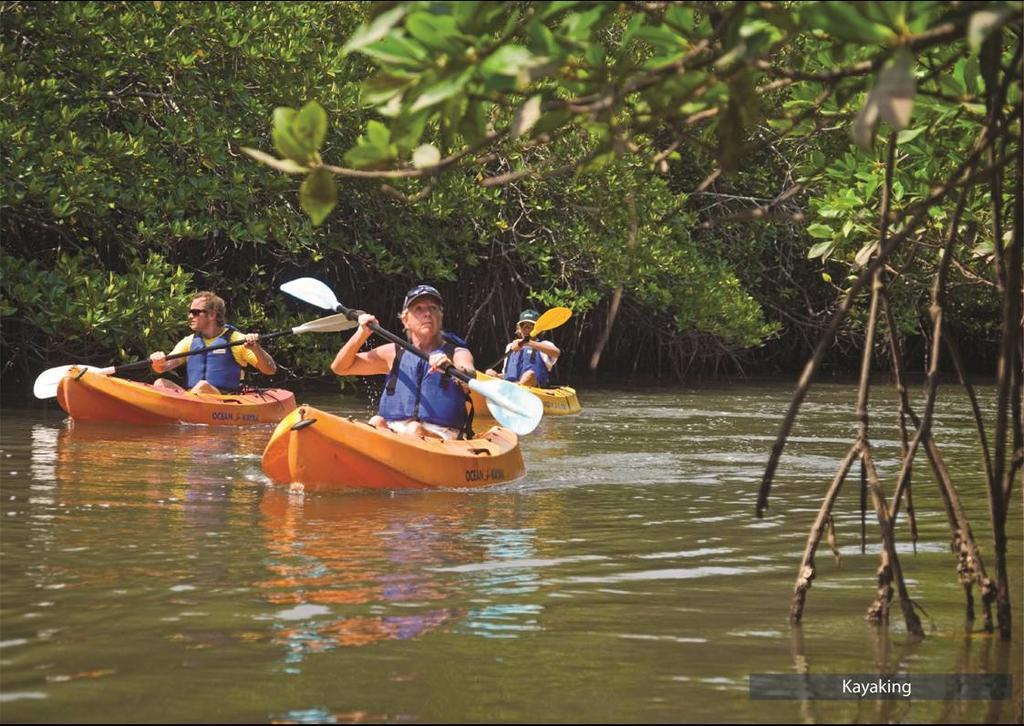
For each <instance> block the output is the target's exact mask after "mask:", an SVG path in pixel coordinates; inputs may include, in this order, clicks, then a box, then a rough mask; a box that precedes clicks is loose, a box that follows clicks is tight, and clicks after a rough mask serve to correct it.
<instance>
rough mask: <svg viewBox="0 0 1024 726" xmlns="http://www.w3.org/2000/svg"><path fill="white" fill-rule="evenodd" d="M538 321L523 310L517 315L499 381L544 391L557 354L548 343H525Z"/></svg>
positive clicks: (558, 351)
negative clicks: (517, 318) (512, 336)
mask: <svg viewBox="0 0 1024 726" xmlns="http://www.w3.org/2000/svg"><path fill="white" fill-rule="evenodd" d="M539 317H540V313H538V312H537V311H536V310H524V311H523V312H521V313H519V322H518V323H517V324H516V339H515V340H513V341H512V342H511V343H509V344H508V345H507V346H505V354H506V358H505V368H504V374H503V377H504V378H505V380H506V381H512V382H513V383H521V384H523V385H524V386H533V387H535V388H545V387H547V385H548V383H549V382H550V380H551V369H552V368H553V367H554V365H555V361H557V360H558V356H559V354H560V353H561V351H560V350H559V349H558V346H556V345H555V344H554V343H552V342H551V341H550V340H533V339H530V340H527V336H529V335H530V333H531V332H533V326H534V324H535V323H536V322H537V318H539ZM524 341H525V342H524ZM487 375H490V376H497V375H499V373H498V372H497V371H494V370H488V371H487Z"/></svg>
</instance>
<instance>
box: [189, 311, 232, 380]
mask: <svg viewBox="0 0 1024 726" xmlns="http://www.w3.org/2000/svg"><path fill="white" fill-rule="evenodd" d="M235 330H237V328H234V327H232V326H230V325H225V326H224V330H223V331H222V332H221V334H220V335H218V336H217V337H216V338H215V339H213V340H212V341H210V345H220V344H222V343H230V342H231V340H230V338H231V333H232V332H233V331H235ZM205 347H206V343H205V341H203V336H202V335H201V334H200V333H195V334H194V335H193V336H192V345H191V346H190V347H189V350H199V349H200V348H205ZM199 381H206V382H207V383H210V384H211V385H214V386H216V387H217V388H218V389H219V390H220V391H221V392H222V393H234V392H235V391H238V390H239V389H240V388H241V387H242V366H240V365H238V361H236V360H235V356H234V354H233V353H232V352H231V348H221V349H220V350H211V351H210V352H208V353H198V354H196V355H191V356H189V357H188V387H189V388H192V386H194V385H196V384H197V383H199Z"/></svg>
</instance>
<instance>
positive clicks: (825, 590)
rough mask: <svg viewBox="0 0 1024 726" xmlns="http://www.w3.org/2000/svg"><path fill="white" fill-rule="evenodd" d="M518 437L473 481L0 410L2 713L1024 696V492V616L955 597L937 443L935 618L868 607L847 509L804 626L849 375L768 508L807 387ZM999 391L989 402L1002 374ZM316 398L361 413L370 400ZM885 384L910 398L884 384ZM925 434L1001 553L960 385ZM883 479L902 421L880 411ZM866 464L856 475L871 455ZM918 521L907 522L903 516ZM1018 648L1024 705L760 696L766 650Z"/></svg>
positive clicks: (976, 523) (921, 499) (852, 493)
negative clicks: (416, 477) (753, 680)
mask: <svg viewBox="0 0 1024 726" xmlns="http://www.w3.org/2000/svg"><path fill="white" fill-rule="evenodd" d="M580 393H581V400H582V402H583V405H584V411H583V413H582V414H580V415H578V416H573V417H563V418H554V417H553V418H550V419H547V420H545V421H544V422H543V423H542V425H541V427H540V428H539V429H538V431H537V432H535V433H534V434H532V435H531V436H529V437H526V438H524V439H523V443H522V445H523V453H524V458H525V460H526V465H527V470H528V474H527V477H526V478H525V479H523V480H521V481H519V482H516V483H515V484H512V485H508V486H505V487H502V488H498V489H490V490H483V491H471V492H469V491H447V492H428V493H399V494H393V495H390V494H386V493H385V494H363V493H350V494H331V495H311V494H306V495H304V496H303V495H294V494H292V495H290V494H289V493H288V491H287V489H286V488H282V487H274V486H270V484H269V482H268V480H267V478H266V477H265V476H264V475H263V473H262V472H261V470H260V454H261V452H262V448H263V446H264V444H265V443H266V440H267V438H268V437H269V433H270V432H269V430H267V429H250V430H238V429H221V428H203V427H167V428H149V429H147V428H144V427H117V426H101V425H91V426H89V425H85V424H81V425H76V426H69V425H68V424H67V423H65V421H64V416H63V413H62V412H61V411H60V410H59V409H57V408H55V407H53V406H49V407H36V408H12V407H6V408H4V409H3V411H2V426H0V450H2V451H0V476H2V479H0V501H2V508H0V556H2V557H0V568H2V573H0V574H2V578H0V582H2V585H0V720H3V721H5V722H15V721H17V722H36V723H52V722H68V721H75V722H81V721H102V722H136V721H141V722H195V721H214V722H217V721H232V722H239V721H243V722H245V721H250V722H268V721H279V722H281V721H283V722H350V721H448V722H451V721H459V722H465V721H524V722H549V721H550V722H577V721H580V722H593V721H617V722H638V723H646V722H696V721H701V722H709V721H710V722H797V721H804V722H816V721H858V722H934V721H962V722H972V723H988V722H1013V721H1015V720H1019V719H1020V717H1021V711H1020V708H1021V707H1020V702H1021V683H1022V681H1024V677H1022V672H1024V668H1022V652H1024V649H1022V647H1021V645H1022V643H1021V640H1022V639H1021V621H1020V617H1019V616H1020V612H1021V609H1022V608H1024V597H1021V594H1020V593H1021V583H1022V581H1024V572H1022V570H1024V565H1022V544H1021V529H1022V527H1021V511H1022V507H1021V499H1020V492H1021V487H1020V486H1019V485H1018V486H1017V488H1016V491H1015V495H1014V501H1013V504H1012V505H1011V512H1012V513H1013V514H1012V517H1011V525H1010V531H1011V542H1010V545H1011V560H1010V572H1011V578H1012V586H1013V588H1014V589H1013V593H1014V603H1013V604H1014V609H1015V622H1014V641H1013V642H1012V643H1009V644H1005V643H1002V642H1000V641H999V640H998V639H997V638H994V637H992V636H990V635H988V634H986V633H984V632H981V631H980V621H979V622H976V623H974V625H973V626H970V625H969V624H966V623H965V622H964V598H963V594H962V591H961V589H960V586H959V585H958V584H957V581H956V577H955V564H954V561H953V558H952V557H951V555H950V554H949V552H948V549H949V547H948V540H949V536H948V527H947V525H946V518H945V514H944V513H943V512H942V510H941V507H940V501H939V498H938V495H937V491H936V489H935V486H934V484H933V483H932V479H931V475H930V472H928V471H927V469H926V468H925V464H924V462H925V459H924V458H921V459H919V460H920V461H921V462H922V463H921V466H919V467H918V470H917V471H915V490H914V497H915V506H916V509H917V515H918V526H919V529H920V532H921V534H920V540H919V541H918V543H917V545H916V552H915V551H914V547H913V546H912V545H911V544H910V543H909V542H908V541H907V531H906V527H905V526H903V525H901V527H900V531H899V537H900V539H901V542H900V550H899V551H900V555H901V561H902V563H903V568H904V572H905V573H906V576H907V578H908V583H909V587H910V590H911V593H912V595H913V597H914V598H915V599H916V600H917V602H918V603H919V604H920V605H921V606H922V607H923V608H924V610H925V611H926V612H927V616H925V617H924V624H925V627H926V629H927V637H926V638H925V640H924V641H922V642H917V643H915V642H912V641H911V640H910V639H908V638H907V637H906V634H905V632H904V628H903V624H902V621H901V618H900V615H899V609H898V607H895V608H894V612H893V618H892V623H891V624H890V627H889V628H888V629H878V628H876V627H874V626H871V625H869V624H867V623H866V622H865V621H864V619H863V616H864V612H865V610H866V608H867V607H868V605H869V604H870V603H871V601H872V599H873V597H874V571H875V568H876V567H877V551H878V547H877V544H876V540H877V537H876V531H877V528H876V527H872V526H871V519H870V517H869V520H868V532H869V543H868V554H861V549H860V539H859V533H860V517H859V513H858V511H857V510H858V505H859V492H858V488H857V477H856V476H854V477H853V478H851V480H850V482H849V484H848V486H847V487H846V489H845V490H844V492H843V493H842V494H841V496H840V499H839V503H838V506H837V531H838V537H839V546H840V549H841V553H842V561H841V564H839V565H837V564H836V563H835V561H834V560H833V558H832V556H831V555H830V554H828V553H827V550H823V551H822V552H821V553H820V554H819V556H818V567H819V574H818V579H817V580H816V581H815V583H814V587H813V588H812V589H811V591H810V593H809V596H808V600H807V607H806V610H805V621H804V624H803V626H802V627H801V628H799V629H792V628H790V627H789V625H788V623H787V615H788V611H789V603H790V595H791V591H792V587H793V582H794V579H795V576H796V568H797V565H798V563H799V560H800V556H801V553H802V551H803V547H804V543H805V541H806V537H807V531H808V528H809V526H810V524H811V522H812V521H813V519H814V516H815V514H816V512H817V508H818V504H819V502H820V498H821V496H822V494H823V493H824V491H825V489H826V488H827V486H828V483H829V481H830V480H831V478H832V476H833V475H834V473H835V469H836V467H837V465H838V463H839V459H840V458H841V457H842V455H843V454H844V453H845V452H846V449H847V447H848V445H849V441H850V437H851V435H852V434H853V433H854V432H855V430H856V423H855V421H854V420H853V415H852V401H853V399H854V394H855V392H854V390H853V388H852V387H849V386H844V385H822V386H818V387H816V388H815V389H813V392H812V395H811V396H810V398H809V399H808V402H807V403H806V404H805V406H804V409H803V412H802V414H801V417H800V419H799V421H798V426H797V428H796V431H795V432H794V437H793V439H792V441H791V443H790V445H789V446H788V447H787V449H786V455H785V457H784V458H783V461H782V464H781V466H780V469H779V473H778V476H777V478H776V483H775V486H774V489H773V492H772V499H771V509H770V511H769V513H768V515H767V516H766V517H765V518H764V519H760V520H759V519H756V518H755V517H754V515H753V511H754V503H755V501H756V496H757V489H758V486H759V483H760V477H761V474H762V472H763V467H764V464H765V461H766V460H767V455H768V451H769V449H770V446H771V442H772V440H773V438H774V436H775V433H776V431H777V428H778V426H779V422H780V420H781V416H782V415H783V412H784V410H785V405H786V403H787V401H788V397H789V395H790V393H791V386H790V385H789V384H782V385H762V384H744V385H738V386H735V387H717V388H707V389H703V390H686V389H669V388H664V389H642V390H614V389H601V390H593V391H588V390H581V392H580ZM983 394H987V395H986V396H985V398H984V400H983V404H984V406H985V408H986V411H988V412H989V414H988V415H989V420H990V421H991V420H992V417H991V410H992V408H993V405H992V401H991V392H990V391H986V392H983ZM304 400H306V401H308V402H309V403H312V404H314V405H316V406H319V407H321V408H325V409H327V410H332V411H337V412H344V413H348V414H353V415H360V416H364V415H365V413H366V412H365V407H364V405H363V404H362V403H361V402H358V401H353V400H351V399H346V400H342V399H338V398H336V397H329V396H306V397H304ZM875 400H877V401H878V402H879V403H881V404H882V405H883V407H885V408H881V409H879V410H886V411H892V410H893V407H892V406H891V405H890V404H891V394H889V393H888V392H882V391H879V392H878V393H876V394H875ZM936 417H937V424H936V428H935V431H936V437H937V439H938V441H939V442H940V444H941V445H942V446H943V452H944V455H945V457H946V459H947V463H948V465H949V467H950V470H951V472H952V475H953V479H954V481H955V483H956V484H957V486H958V489H959V491H960V492H961V495H962V497H963V499H964V501H965V504H966V506H967V509H968V514H969V515H970V517H971V522H972V525H973V528H974V531H975V533H976V535H977V536H978V539H979V543H980V545H981V547H982V550H983V554H984V555H985V557H986V559H985V564H986V565H987V566H988V568H989V572H990V574H992V573H993V572H994V564H993V562H992V558H991V547H992V545H991V532H990V527H989V525H988V504H987V498H986V494H985V487H984V481H983V478H982V473H981V472H982V465H981V459H980V457H979V454H978V453H977V446H976V441H977V439H976V434H975V433H974V430H973V427H972V422H971V419H970V416H969V409H968V407H967V403H966V400H965V399H964V398H963V397H962V396H961V395H960V394H959V393H958V392H957V391H955V390H952V389H951V390H949V391H948V392H946V393H945V395H944V397H943V398H942V399H941V401H940V405H939V407H938V411H937V414H936ZM875 447H876V448H875V452H876V457H877V459H878V460H879V464H880V470H881V475H882V476H883V478H884V479H885V481H886V483H887V484H888V485H889V486H890V487H891V484H892V479H893V477H894V475H895V473H896V471H897V467H898V463H897V460H896V456H897V455H898V453H899V443H898V433H897V431H896V430H895V429H894V428H893V422H892V421H890V420H885V421H883V420H879V421H878V423H877V425H876V429H875ZM855 474H856V470H855ZM904 524H905V523H904ZM802 672H809V673H812V674H824V673H840V674H842V673H850V674H853V673H893V672H908V673H938V674H950V673H961V672H966V673H1009V674H1011V675H1012V677H1013V680H1014V688H1015V693H1014V698H1013V699H1011V700H1008V701H994V702H983V701H912V702H905V701H904V702H899V701H897V702H894V701H875V700H865V701H863V702H849V701H834V700H828V701H805V702H801V701H752V700H751V699H750V698H749V694H748V679H749V676H750V674H752V673H802Z"/></svg>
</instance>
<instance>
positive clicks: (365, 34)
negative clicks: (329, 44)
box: [341, 5, 408, 55]
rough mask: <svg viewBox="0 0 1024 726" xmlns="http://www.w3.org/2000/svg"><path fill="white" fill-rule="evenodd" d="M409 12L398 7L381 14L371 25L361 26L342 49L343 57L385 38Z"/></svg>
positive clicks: (404, 7)
mask: <svg viewBox="0 0 1024 726" xmlns="http://www.w3.org/2000/svg"><path fill="white" fill-rule="evenodd" d="M407 11H408V8H407V7H406V6H404V5H398V6H396V7H394V8H392V9H390V10H388V11H387V12H385V13H381V14H380V15H378V16H377V17H376V18H374V19H373V20H372V21H371V22H370V23H364V24H363V25H360V26H359V27H358V28H356V32H354V33H353V34H352V37H351V38H349V40H348V42H347V43H345V46H344V47H343V48H342V49H341V53H342V55H347V54H349V53H351V52H353V51H357V50H360V49H362V48H364V47H366V46H367V45H369V44H371V43H375V42H377V41H378V40H380V39H381V38H383V37H384V36H385V35H387V34H388V31H389V30H391V28H393V27H394V26H395V25H396V24H397V23H398V22H399V21H400V20H401V19H402V18H403V17H404V16H405V13H406V12H407Z"/></svg>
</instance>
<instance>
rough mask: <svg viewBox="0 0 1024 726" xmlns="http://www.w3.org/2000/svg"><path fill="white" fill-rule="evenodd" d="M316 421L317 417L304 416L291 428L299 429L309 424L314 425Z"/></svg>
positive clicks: (293, 429)
mask: <svg viewBox="0 0 1024 726" xmlns="http://www.w3.org/2000/svg"><path fill="white" fill-rule="evenodd" d="M315 423H316V419H315V418H304V419H302V420H301V421H296V422H295V423H293V424H292V429H291V430H292V431H298V430H299V429H304V428H306V427H307V426H312V425H313V424H315Z"/></svg>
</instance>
